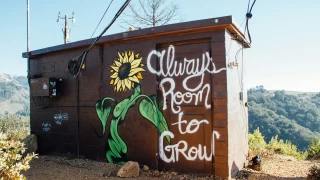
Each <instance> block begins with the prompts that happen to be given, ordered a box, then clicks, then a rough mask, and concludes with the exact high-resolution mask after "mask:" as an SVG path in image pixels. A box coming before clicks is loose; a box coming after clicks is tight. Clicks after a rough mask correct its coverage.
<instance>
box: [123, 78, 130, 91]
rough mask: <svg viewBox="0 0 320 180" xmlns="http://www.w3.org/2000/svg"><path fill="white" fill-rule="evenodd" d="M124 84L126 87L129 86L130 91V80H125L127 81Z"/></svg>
mask: <svg viewBox="0 0 320 180" xmlns="http://www.w3.org/2000/svg"><path fill="white" fill-rule="evenodd" d="M124 83H125V84H126V86H127V88H128V89H131V86H130V81H129V79H125V80H124Z"/></svg>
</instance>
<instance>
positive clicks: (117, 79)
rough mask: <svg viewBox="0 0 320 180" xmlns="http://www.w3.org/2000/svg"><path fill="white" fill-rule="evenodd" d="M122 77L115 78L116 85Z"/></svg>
mask: <svg viewBox="0 0 320 180" xmlns="http://www.w3.org/2000/svg"><path fill="white" fill-rule="evenodd" d="M119 80H120V78H119V77H117V78H116V79H115V80H114V85H116V84H117V83H118V82H119Z"/></svg>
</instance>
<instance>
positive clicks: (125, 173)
mask: <svg viewBox="0 0 320 180" xmlns="http://www.w3.org/2000/svg"><path fill="white" fill-rule="evenodd" d="M139 171H140V168H139V164H138V163H137V162H133V161H128V162H127V163H126V164H125V165H123V166H122V167H121V168H120V169H119V171H118V173H117V176H118V177H121V178H126V177H138V176H139Z"/></svg>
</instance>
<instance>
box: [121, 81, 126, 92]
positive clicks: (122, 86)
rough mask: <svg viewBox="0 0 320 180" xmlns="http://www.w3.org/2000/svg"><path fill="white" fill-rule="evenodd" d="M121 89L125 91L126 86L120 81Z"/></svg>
mask: <svg viewBox="0 0 320 180" xmlns="http://www.w3.org/2000/svg"><path fill="white" fill-rule="evenodd" d="M121 88H122V89H123V91H125V89H126V84H125V82H124V80H121Z"/></svg>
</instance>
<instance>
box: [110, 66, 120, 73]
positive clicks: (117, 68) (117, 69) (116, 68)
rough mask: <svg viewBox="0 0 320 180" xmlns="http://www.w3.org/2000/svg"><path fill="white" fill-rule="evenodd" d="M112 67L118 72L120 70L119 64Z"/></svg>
mask: <svg viewBox="0 0 320 180" xmlns="http://www.w3.org/2000/svg"><path fill="white" fill-rule="evenodd" d="M111 68H112V69H113V70H115V71H116V72H118V71H119V67H117V66H111Z"/></svg>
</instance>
